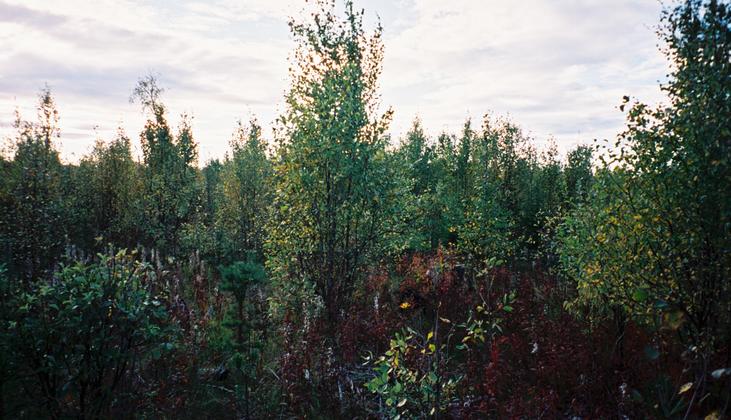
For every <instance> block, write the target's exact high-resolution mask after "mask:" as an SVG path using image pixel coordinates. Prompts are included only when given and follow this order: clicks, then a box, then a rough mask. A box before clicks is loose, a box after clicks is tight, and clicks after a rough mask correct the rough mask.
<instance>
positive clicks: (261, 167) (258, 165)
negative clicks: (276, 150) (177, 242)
mask: <svg viewBox="0 0 731 420" xmlns="http://www.w3.org/2000/svg"><path fill="white" fill-rule="evenodd" d="M231 149H232V150H231V156H230V158H227V159H226V161H225V162H224V164H223V170H222V174H221V181H222V201H221V206H220V209H219V211H218V215H217V223H218V224H219V229H221V230H222V231H223V232H224V233H225V236H226V243H227V250H226V254H227V259H228V260H229V261H236V260H242V259H243V258H245V257H246V255H247V253H248V252H249V251H251V250H253V251H255V253H256V255H257V258H258V259H260V260H261V259H262V258H263V257H264V242H265V238H266V233H265V225H266V222H267V219H268V216H269V207H270V205H271V197H272V191H271V187H272V172H273V169H272V164H271V162H270V161H269V158H268V157H267V154H266V141H265V140H264V139H262V137H261V127H260V126H259V124H258V122H257V121H256V119H252V120H251V121H250V122H249V126H248V127H244V125H243V124H242V123H241V122H239V126H238V128H237V130H236V132H235V133H234V136H233V138H232V139H231Z"/></svg>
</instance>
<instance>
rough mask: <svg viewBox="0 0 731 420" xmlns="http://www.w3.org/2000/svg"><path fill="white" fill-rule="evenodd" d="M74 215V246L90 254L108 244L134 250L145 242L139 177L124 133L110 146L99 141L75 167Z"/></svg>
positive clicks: (72, 240) (72, 167)
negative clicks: (140, 226) (142, 230)
mask: <svg viewBox="0 0 731 420" xmlns="http://www.w3.org/2000/svg"><path fill="white" fill-rule="evenodd" d="M70 168H71V171H72V175H71V179H70V180H69V182H68V184H70V186H69V187H70V188H71V191H69V193H68V195H69V196H71V197H70V200H71V203H72V204H71V208H70V209H69V210H70V213H71V214H73V215H75V217H76V219H75V221H74V222H73V223H74V226H71V228H72V229H74V234H69V237H70V239H71V242H72V243H73V244H74V245H78V246H81V247H82V248H83V249H85V250H86V251H88V252H94V251H101V246H105V245H106V244H108V243H112V244H115V245H116V246H127V247H132V246H135V245H137V244H138V243H139V242H140V241H141V240H142V238H141V232H140V229H139V227H138V224H139V220H140V219H141V217H140V215H139V193H140V185H139V181H140V180H139V176H138V168H137V164H136V163H135V162H134V160H133V159H132V150H131V144H130V140H129V138H128V137H127V136H126V135H125V134H124V132H123V131H122V130H120V131H119V132H118V133H117V136H116V138H115V139H114V140H112V141H111V142H109V143H104V142H102V141H97V143H96V144H95V145H94V149H93V150H92V152H91V153H90V154H89V155H88V156H85V157H84V158H82V160H81V162H80V163H79V166H78V167H74V166H71V167H70Z"/></svg>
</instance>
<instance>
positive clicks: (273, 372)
mask: <svg viewBox="0 0 731 420" xmlns="http://www.w3.org/2000/svg"><path fill="white" fill-rule="evenodd" d="M362 17H363V12H359V11H357V10H355V9H354V8H353V5H352V4H351V3H350V2H346V3H345V11H344V15H341V14H339V13H336V9H335V5H334V4H333V3H332V2H329V1H322V2H320V3H319V10H318V12H317V13H315V14H314V15H312V16H311V19H309V20H306V21H293V22H292V23H291V24H290V28H291V32H292V35H293V37H294V39H295V40H296V41H297V48H296V50H295V51H294V53H293V55H292V63H291V86H290V88H289V90H288V91H287V93H286V96H285V103H286V109H285V111H284V112H283V114H282V115H281V116H280V118H279V119H278V120H277V121H276V124H275V131H274V139H271V140H269V139H264V138H262V130H261V127H260V126H259V124H258V122H257V121H256V120H252V121H249V122H248V123H241V122H240V123H239V125H238V126H237V127H236V129H235V131H234V134H233V137H232V139H231V142H230V151H229V153H228V154H227V156H226V157H225V158H224V159H223V160H222V161H220V160H212V161H210V162H207V163H205V165H203V166H202V167H201V166H199V162H198V160H197V156H198V152H197V148H198V144H197V142H196V140H195V138H194V136H193V129H192V126H191V122H190V121H191V120H190V118H188V117H187V116H183V117H182V119H181V121H182V122H181V123H180V125H179V127H178V128H177V130H175V129H174V128H172V127H170V125H169V124H168V122H167V115H168V110H167V108H166V107H165V105H164V102H163V99H164V92H163V89H162V88H161V87H160V86H159V85H158V83H157V80H155V78H153V77H146V78H143V79H141V80H140V81H139V83H138V85H137V88H136V89H135V90H134V92H133V95H132V98H133V100H134V101H136V102H137V103H139V104H140V106H141V107H142V108H143V110H144V112H145V113H146V115H147V123H146V124H145V126H144V129H143V131H142V132H141V133H140V134H139V141H140V144H141V146H142V156H141V157H140V158H139V159H137V158H136V157H135V156H134V155H133V153H132V150H131V140H130V138H129V137H128V136H127V134H126V133H125V132H124V131H122V130H120V131H119V133H118V135H117V136H116V138H114V139H111V140H110V141H108V142H103V141H99V142H97V144H96V145H95V147H94V149H93V150H92V151H91V152H90V153H89V154H88V155H87V156H85V157H84V158H83V159H81V161H80V162H78V163H73V164H66V163H62V162H61V161H60V159H59V155H58V151H57V148H58V147H59V146H60V145H59V144H58V143H59V128H58V112H57V109H56V105H55V103H54V100H53V97H52V95H51V92H50V91H49V90H48V89H46V90H43V91H42V92H41V95H40V100H39V105H38V119H37V121H27V120H25V119H23V118H21V116H20V115H18V117H17V120H16V123H15V127H16V129H17V135H16V136H15V137H14V138H13V139H11V142H12V144H13V147H12V153H11V154H9V155H6V156H3V157H2V160H0V179H2V182H1V183H0V212H1V214H0V247H2V250H3V252H2V261H1V263H2V265H0V267H2V268H1V269H0V294H2V299H0V321H1V323H0V338H1V339H0V396H1V398H0V418H46V417H49V418H100V417H101V418H110V417H113V418H128V417H129V418H138V417H140V418H204V417H209V418H247V419H248V418H270V417H276V418H292V417H315V418H340V417H342V418H352V417H357V418H380V417H385V418H399V417H400V418H417V417H418V418H427V417H429V418H437V417H448V418H453V417H454V418H463V417H466V418H485V417H488V418H648V417H652V418H703V417H705V418H710V419H717V418H724V417H727V416H729V415H731V408H730V407H729V405H730V399H731V349H730V348H729V345H730V344H731V282H730V279H731V54H730V53H731V7H729V6H728V4H725V3H724V2H719V1H716V0H706V1H700V0H688V1H685V2H683V3H681V4H678V5H676V6H674V7H673V8H669V9H668V10H667V11H666V12H665V13H664V15H663V16H662V20H661V24H660V26H659V29H658V34H659V36H660V38H661V41H662V45H664V51H665V54H666V56H667V58H668V60H669V64H670V74H669V78H668V82H667V83H666V84H665V85H663V86H662V88H663V90H664V91H665V93H666V94H667V96H668V102H667V103H665V104H663V105H662V106H659V107H651V106H648V105H646V104H643V103H642V102H639V101H636V100H633V99H631V98H629V97H625V98H624V101H623V103H622V105H621V107H620V108H621V109H622V110H623V111H625V112H626V113H627V124H626V130H625V131H624V132H623V133H622V134H621V135H620V136H619V137H618V138H617V139H616V141H614V140H613V141H611V142H608V143H607V144H603V143H599V144H598V145H596V146H579V147H577V148H576V149H574V150H572V151H570V152H569V153H568V154H567V156H566V158H565V159H561V158H560V156H559V154H558V152H557V150H556V148H555V146H551V147H548V148H546V149H545V150H538V149H536V147H535V146H534V145H533V139H531V138H530V137H529V136H527V135H526V134H525V133H524V132H523V131H522V130H521V128H520V127H519V126H518V125H516V123H514V122H513V121H511V120H508V119H505V118H500V117H496V116H494V115H486V116H485V118H484V119H483V120H482V121H481V122H474V121H469V120H468V121H466V122H465V124H464V128H463V129H462V130H461V132H459V133H442V134H440V135H439V136H438V137H436V138H434V137H430V136H429V135H428V134H427V133H426V132H425V131H424V129H423V128H422V125H421V122H420V121H419V120H418V119H416V120H415V121H414V123H413V126H412V128H411V130H410V131H409V132H408V133H407V134H406V135H405V136H404V137H403V138H402V139H400V141H399V142H396V141H393V140H392V139H390V138H389V136H388V135H387V132H388V126H389V122H390V119H391V115H392V111H391V110H390V109H388V110H386V111H385V112H383V111H380V109H381V108H380V101H379V94H378V78H379V75H380V72H381V62H382V58H383V51H384V50H383V48H384V46H383V42H382V38H381V28H380V27H377V28H376V29H375V30H373V31H372V32H370V31H369V30H367V29H366V28H364V26H363V23H362Z"/></svg>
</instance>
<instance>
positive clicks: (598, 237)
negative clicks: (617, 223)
mask: <svg viewBox="0 0 731 420" xmlns="http://www.w3.org/2000/svg"><path fill="white" fill-rule="evenodd" d="M596 240H597V242H599V243H600V244H603V243H604V242H606V241H607V235H605V234H604V232H599V233H598V234H597V235H596Z"/></svg>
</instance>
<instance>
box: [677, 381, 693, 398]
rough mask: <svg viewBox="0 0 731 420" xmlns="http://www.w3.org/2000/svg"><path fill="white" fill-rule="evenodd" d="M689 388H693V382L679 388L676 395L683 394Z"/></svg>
mask: <svg viewBox="0 0 731 420" xmlns="http://www.w3.org/2000/svg"><path fill="white" fill-rule="evenodd" d="M691 388H693V382H688V383H686V384H684V385H683V386H681V387H680V391H678V395H680V394H684V393H686V392H688V391H689V390H690V389H691Z"/></svg>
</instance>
